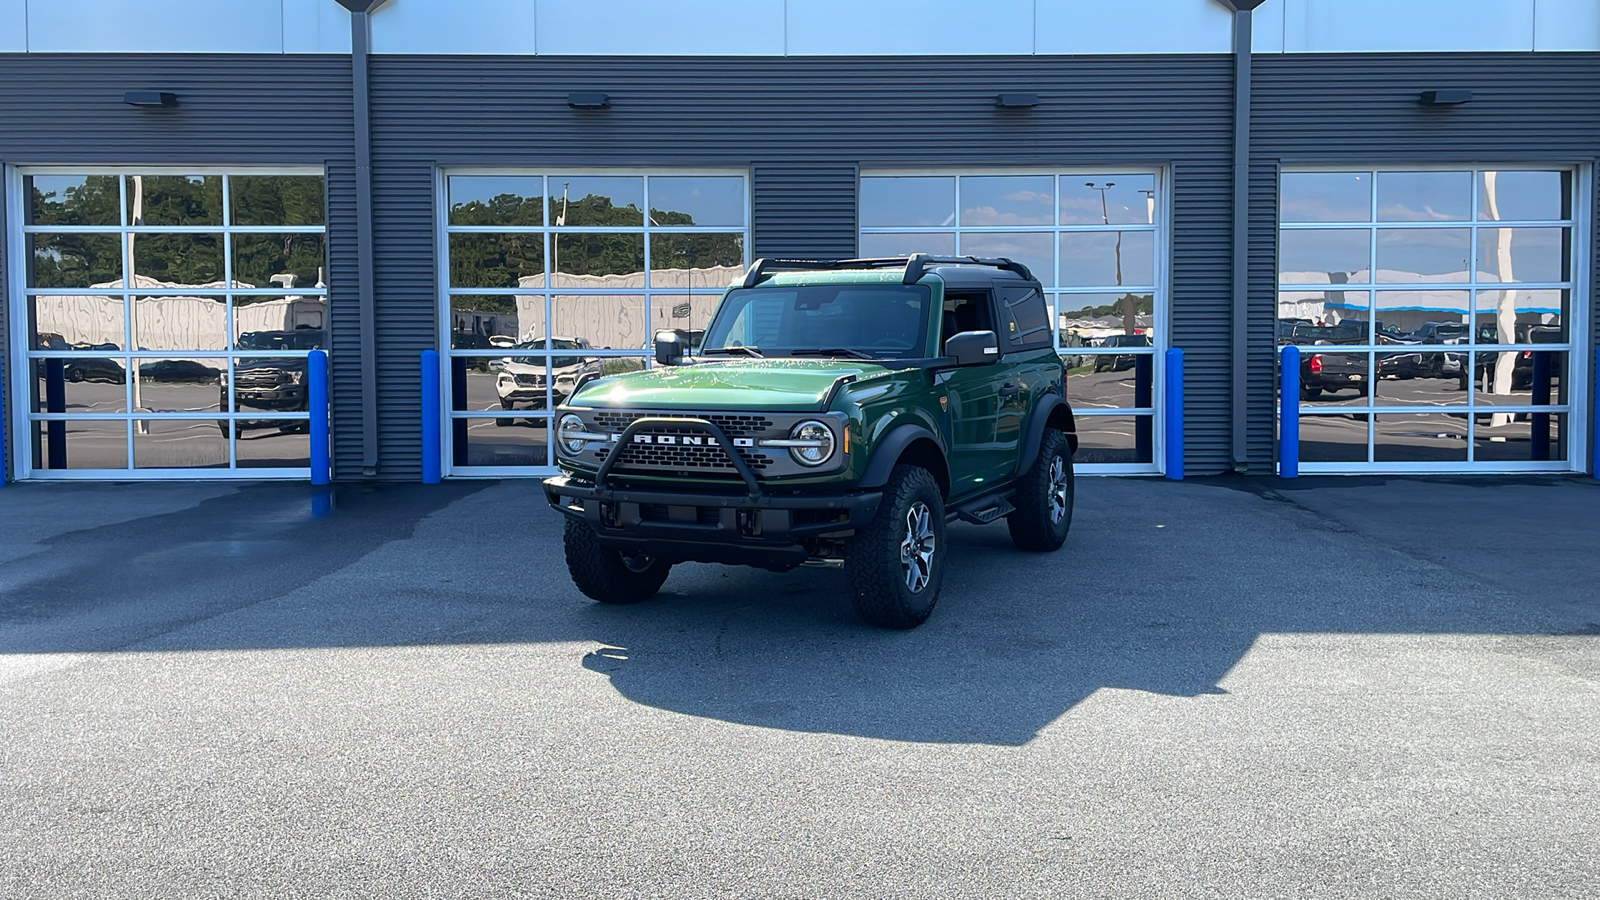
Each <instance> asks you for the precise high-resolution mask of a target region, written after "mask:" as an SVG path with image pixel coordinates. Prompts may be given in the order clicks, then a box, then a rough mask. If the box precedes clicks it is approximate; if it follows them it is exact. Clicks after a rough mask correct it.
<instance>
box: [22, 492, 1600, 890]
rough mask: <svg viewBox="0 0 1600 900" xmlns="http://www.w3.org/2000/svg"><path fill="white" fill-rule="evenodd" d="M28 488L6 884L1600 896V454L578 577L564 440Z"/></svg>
mask: <svg viewBox="0 0 1600 900" xmlns="http://www.w3.org/2000/svg"><path fill="white" fill-rule="evenodd" d="M312 491H313V489H312V488H309V487H307V486H305V485H294V484H247V485H230V484H120V485H110V484H96V485H89V484H82V485H75V484H60V485H46V484H22V485H16V484H13V485H8V486H5V487H4V488H0V896H5V897H48V898H59V897H75V896H83V897H103V896H152V897H169V896H170V897H188V896H207V897H210V896H250V897H301V896H303V897H346V896H348V897H366V896H400V897H459V896H559V897H567V896H582V897H591V896H602V897H610V896H615V897H660V896H673V897H677V896H683V897H984V898H990V897H1128V896H1139V897H1230V898H1232V897H1376V896H1382V897H1452V898H1454V897H1468V896H1470V897H1517V898H1522V897H1593V896H1595V893H1596V889H1595V886H1596V885H1597V884H1600V590H1597V589H1596V587H1595V585H1596V578H1597V575H1600V564H1597V562H1596V553H1595V550H1596V547H1597V546H1600V485H1597V484H1596V483H1594V482H1592V481H1589V480H1583V479H1576V478H1530V479H1495V478H1426V479H1425V478H1342V479H1335V478H1303V479H1299V480H1297V481H1292V482H1291V481H1283V480H1278V479H1244V478H1217V479H1200V480H1193V481H1187V482H1182V483H1173V482H1165V481H1160V480H1154V479H1082V480H1080V482H1079V494H1078V507H1077V516H1076V519H1075V523H1074V526H1073V532H1072V536H1071V538H1070V539H1069V541H1068V543H1067V546H1066V547H1065V548H1064V549H1063V550H1062V551H1060V552H1058V553H1055V554H1048V555H1038V554H1026V553H1022V552H1018V551H1015V550H1013V549H1012V548H1011V547H1010V545H1009V541H1008V539H1007V536H1006V533H1005V531H1004V529H1003V527H991V528H978V527H974V526H968V525H954V526H952V527H951V531H950V540H949V542H948V543H949V551H950V554H951V556H950V564H951V569H950V571H949V576H948V579H947V581H946V583H945V590H944V595H943V598H942V599H941V601H940V604H939V608H938V609H937V610H936V612H935V613H934V616H933V618H932V619H931V620H930V621H929V622H928V623H927V624H926V625H924V626H923V627H921V628H919V629H917V630H915V631H911V632H906V633H898V632H884V631H877V630H873V629H871V628H868V627H866V626H863V625H861V624H859V623H858V622H857V621H856V620H855V618H854V616H853V615H852V613H851V611H850V607H849V603H848V601H847V599H846V598H845V596H844V593H843V581H842V577H841V575H840V573H838V572H837V571H833V570H826V569H802V570H798V571H796V572H793V573H789V574H786V575H776V574H771V573H766V572H760V571H756V570H750V569H725V568H721V567H715V566H698V565H686V566H682V567H680V568H678V569H676V570H674V572H673V574H672V576H671V578H670V579H669V580H668V582H667V585H666V589H665V592H664V593H663V595H662V596H660V597H658V598H656V599H654V600H652V601H650V602H648V603H645V604H643V605H640V606H635V607H605V606H600V605H598V604H594V603H591V602H589V601H588V600H586V599H584V598H583V597H582V596H581V595H579V594H578V593H577V591H576V590H575V589H573V588H572V587H571V585H570V582H569V581H568V579H567V577H566V573H565V569H564V565H563V562H562V556H561V548H560V540H559V535H560V522H559V520H558V519H557V517H556V516H555V514H554V513H552V512H550V511H549V510H548V509H546V508H545V507H544V504H543V501H542V499H541V497H540V496H539V493H538V490H537V485H536V484H535V483H533V482H528V481H507V482H467V483H460V482H458V483H450V484H445V485H439V486H430V487H425V486H393V487H385V488H377V487H354V486H351V487H343V488H340V489H339V490H338V491H337V492H336V494H335V496H334V507H333V510H332V512H331V513H329V514H327V515H324V516H320V517H319V516H315V515H313V508H314V504H313V494H312Z"/></svg>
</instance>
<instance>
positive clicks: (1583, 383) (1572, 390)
mask: <svg viewBox="0 0 1600 900" xmlns="http://www.w3.org/2000/svg"><path fill="white" fill-rule="evenodd" d="M1281 171H1282V174H1299V173H1350V174H1364V175H1367V176H1369V177H1370V178H1371V179H1372V181H1371V185H1372V188H1371V198H1370V204H1371V209H1370V210H1369V213H1368V215H1369V216H1370V219H1371V220H1370V221H1367V222H1283V221H1281V220H1280V221H1279V222H1278V223H1277V228H1278V233H1279V234H1281V233H1282V232H1284V231H1299V230H1319V229H1322V230H1339V229H1343V230H1351V231H1353V230H1357V229H1359V228H1365V229H1367V230H1368V232H1369V247H1368V257H1367V262H1368V265H1369V268H1371V278H1372V281H1371V282H1370V283H1367V284H1350V285H1342V286H1337V287H1336V286H1333V285H1328V284H1322V285H1317V284H1303V283H1298V282H1293V283H1285V282H1279V281H1278V280H1277V279H1278V272H1279V271H1281V268H1279V267H1281V262H1280V263H1279V266H1275V267H1274V272H1273V279H1274V284H1273V309H1274V310H1275V312H1274V317H1273V323H1274V330H1276V323H1277V314H1276V310H1277V309H1278V300H1277V297H1278V295H1280V294H1282V293H1284V292H1286V291H1319V292H1327V291H1331V290H1336V289H1340V288H1343V289H1345V290H1346V291H1347V292H1349V293H1358V292H1365V293H1367V294H1368V295H1369V309H1368V313H1367V315H1368V320H1369V321H1371V320H1376V319H1377V317H1378V314H1379V313H1378V310H1377V308H1376V303H1377V295H1378V294H1379V293H1380V292H1382V291H1386V290H1387V291H1393V290H1407V291H1419V290H1437V291H1461V292H1465V293H1466V294H1467V296H1468V303H1469V307H1468V308H1469V310H1470V309H1475V306H1473V305H1471V304H1476V302H1477V300H1476V297H1477V292H1478V291H1480V290H1503V289H1504V288H1505V287H1506V285H1504V284H1502V283H1500V282H1479V281H1478V271H1477V269H1478V267H1477V265H1476V264H1474V265H1472V266H1470V267H1469V269H1470V271H1469V272H1468V274H1469V276H1470V281H1468V282H1463V283H1459V284H1446V283H1439V284H1427V285H1422V286H1418V285H1416V284H1389V283H1384V282H1379V281H1378V280H1377V277H1378V273H1377V269H1376V264H1377V235H1378V231H1379V230H1380V229H1385V230H1388V229H1404V228H1432V229H1439V228H1460V229H1470V230H1471V238H1470V244H1469V246H1471V247H1472V248H1473V254H1474V260H1476V253H1477V248H1478V246H1479V245H1478V232H1479V230H1480V229H1482V228H1516V227H1523V228H1570V229H1571V237H1570V240H1571V242H1572V246H1571V248H1570V249H1571V253H1570V256H1571V259H1572V271H1571V272H1569V273H1568V280H1567V281H1561V282H1520V281H1519V282H1515V287H1516V288H1517V289H1523V290H1543V289H1551V290H1565V291H1569V292H1570V294H1569V296H1568V301H1567V312H1566V317H1567V323H1566V324H1567V341H1566V343H1562V344H1539V345H1537V346H1538V347H1539V349H1541V350H1547V351H1551V352H1565V353H1566V354H1567V371H1566V372H1565V373H1563V376H1562V389H1563V391H1564V392H1565V393H1566V402H1565V403H1559V404H1551V405H1549V406H1534V405H1531V404H1482V405H1480V404H1479V403H1478V402H1477V391H1476V390H1475V389H1474V390H1469V391H1468V392H1467V399H1466V402H1465V403H1463V404H1462V405H1460V406H1447V407H1422V406H1419V405H1418V404H1378V403H1377V402H1376V401H1377V394H1376V390H1373V389H1369V391H1368V394H1367V398H1366V399H1367V401H1368V405H1366V406H1337V407H1334V406H1328V407H1318V406H1307V405H1306V404H1305V402H1304V401H1298V402H1299V404H1300V406H1299V414H1300V415H1299V417H1300V420H1301V421H1302V422H1303V421H1304V420H1305V419H1307V418H1311V417H1315V416H1320V415H1328V416H1336V415H1341V414H1342V415H1349V414H1350V413H1351V412H1352V411H1359V412H1362V413H1366V414H1368V416H1369V419H1368V425H1367V461H1366V462H1359V463H1352V462H1304V461H1302V462H1301V463H1300V465H1299V471H1301V472H1303V473H1305V474H1308V475H1312V474H1318V475H1374V474H1378V475H1382V474H1395V475H1408V474H1409V475H1427V474H1484V475H1488V474H1518V473H1524V474H1531V473H1550V472H1584V471H1587V468H1588V465H1587V464H1588V460H1589V452H1590V451H1589V434H1590V431H1589V405H1590V399H1589V370H1590V362H1591V353H1592V351H1591V349H1590V348H1591V346H1592V345H1591V343H1590V337H1589V335H1590V333H1591V327H1592V323H1591V322H1590V310H1591V308H1592V307H1591V300H1590V294H1589V285H1590V278H1591V274H1590V264H1589V262H1590V253H1589V248H1590V247H1591V246H1592V244H1591V241H1592V237H1591V234H1592V232H1591V229H1592V227H1593V223H1592V222H1591V221H1590V205H1591V204H1590V200H1589V198H1591V197H1593V195H1594V194H1593V191H1594V181H1593V179H1594V171H1593V167H1592V166H1590V165H1583V164H1574V163H1571V162H1539V161H1520V162H1516V163H1456V164H1447V163H1439V164H1431V165H1393V166H1384V165H1370V166H1352V165H1328V166H1319V165H1314V164H1302V163H1296V164H1294V165H1285V166H1283V168H1282V170H1281ZM1485 171H1494V172H1519V171H1545V172H1548V171H1562V172H1570V173H1572V176H1573V177H1572V192H1573V194H1572V196H1571V197H1570V198H1569V200H1570V201H1571V208H1572V218H1571V219H1550V220H1509V219H1508V220H1484V219H1480V218H1479V216H1478V194H1479V191H1478V176H1479V174H1480V173H1482V172H1485ZM1383 172H1401V173H1404V172H1467V173H1469V174H1470V175H1471V176H1472V178H1471V182H1472V206H1471V215H1470V218H1468V219H1464V220H1461V221H1436V222H1435V221H1430V222H1385V221H1380V220H1379V219H1378V189H1377V184H1378V180H1377V177H1378V174H1379V173H1383ZM1279 197H1280V200H1281V197H1282V190H1281V188H1280V190H1279ZM1279 208H1280V210H1281V208H1282V204H1281V202H1280V203H1279ZM1488 221H1493V222H1494V224H1493V225H1486V224H1485V223H1486V222H1488ZM1473 315H1474V317H1475V315H1476V314H1475V312H1474V313H1473ZM1368 327H1369V329H1370V328H1371V326H1370V325H1369V326H1368ZM1368 337H1369V339H1370V338H1371V337H1372V335H1371V332H1370V330H1369V332H1368ZM1530 346H1532V345H1529V344H1472V345H1470V346H1469V350H1468V352H1474V353H1477V352H1499V351H1510V350H1518V351H1520V350H1527V349H1529V347H1530ZM1339 352H1340V353H1345V352H1349V353H1360V354H1365V355H1366V356H1367V365H1368V372H1370V373H1374V374H1373V377H1374V378H1375V377H1376V374H1375V373H1376V368H1375V367H1376V363H1377V360H1376V358H1375V354H1377V353H1381V352H1393V350H1392V348H1391V349H1390V350H1387V351H1385V350H1382V349H1379V348H1378V347H1377V346H1376V345H1375V344H1373V343H1371V341H1370V340H1369V341H1368V342H1367V343H1364V344H1361V345H1352V346H1351V347H1349V348H1348V351H1347V350H1346V349H1344V348H1343V347H1341V349H1340V351H1339ZM1282 358H1283V357H1282V354H1281V348H1279V349H1278V353H1277V358H1276V360H1275V361H1274V372H1277V371H1278V369H1279V368H1281V362H1282ZM1279 374H1281V373H1279ZM1275 384H1282V380H1281V378H1278V379H1277V380H1276V381H1275ZM1274 400H1275V403H1279V401H1278V398H1277V395H1276V390H1275V391H1274ZM1276 409H1281V404H1280V405H1278V406H1276V407H1275V410H1276ZM1462 410H1464V411H1466V421H1467V435H1466V444H1467V459H1466V461H1464V462H1377V461H1374V460H1373V457H1374V455H1375V449H1376V443H1377V431H1378V429H1377V419H1376V418H1375V417H1376V416H1380V415H1391V416H1393V415H1417V414H1420V413H1424V412H1427V413H1446V412H1456V411H1462ZM1490 413H1548V414H1551V415H1565V417H1566V425H1565V427H1564V428H1563V429H1562V432H1563V433H1562V435H1561V438H1562V440H1563V441H1565V442H1566V456H1567V458H1566V459H1564V460H1549V461H1544V460H1488V461H1478V460H1475V459H1473V456H1474V455H1475V454H1476V449H1477V440H1476V437H1477V430H1478V422H1477V419H1478V416H1479V415H1483V414H1490ZM1276 418H1277V417H1276V416H1275V419H1276ZM1274 431H1275V432H1281V421H1279V422H1278V423H1277V425H1276V426H1275V428H1274Z"/></svg>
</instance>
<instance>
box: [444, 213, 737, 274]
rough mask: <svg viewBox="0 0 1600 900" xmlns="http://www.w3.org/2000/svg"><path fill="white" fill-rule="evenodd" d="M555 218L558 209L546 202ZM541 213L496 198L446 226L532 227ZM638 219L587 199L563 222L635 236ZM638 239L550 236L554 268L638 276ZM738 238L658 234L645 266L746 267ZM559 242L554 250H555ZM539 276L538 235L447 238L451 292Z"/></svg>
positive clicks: (661, 222) (661, 221)
mask: <svg viewBox="0 0 1600 900" xmlns="http://www.w3.org/2000/svg"><path fill="white" fill-rule="evenodd" d="M551 201H552V203H553V204H554V205H553V206H552V209H555V210H557V211H558V212H559V211H560V209H561V206H562V201H561V198H560V197H559V196H557V197H553V198H551ZM650 218H651V222H652V224H653V225H656V226H666V227H672V226H692V225H694V224H695V223H694V217H693V216H692V215H690V214H688V213H683V212H674V211H671V210H651V213H650ZM542 219H543V210H542V206H541V204H540V200H539V198H536V197H535V198H529V197H522V196H519V195H517V194H500V195H498V196H495V197H492V198H490V199H489V200H488V201H477V200H474V201H471V202H469V203H462V204H459V205H457V206H454V207H452V208H451V210H450V223H451V224H452V225H478V226H491V227H492V226H500V227H505V226H518V227H530V226H538V225H540V224H541V223H542ZM640 220H641V215H640V212H639V208H638V207H636V206H631V205H630V206H616V205H614V204H613V203H612V201H611V198H610V197H606V196H600V195H595V194H589V195H586V196H584V197H581V198H578V199H572V198H568V200H567V202H566V212H565V217H564V219H563V221H564V222H565V223H566V224H567V225H573V226H611V227H626V228H639V227H640ZM639 233H640V232H638V231H635V232H631V233H616V234H582V235H578V234H572V233H570V232H560V231H556V232H554V233H553V234H552V236H551V241H552V246H553V248H554V249H553V250H552V255H554V254H555V250H556V249H558V250H559V257H558V258H557V259H555V260H552V263H554V264H555V265H558V266H559V267H560V270H561V271H562V272H564V273H567V274H603V273H617V272H637V271H641V270H642V269H643V268H644V263H643V261H642V260H641V259H640V258H639V252H640V251H639V248H640V241H639ZM743 240H744V238H743V235H740V234H736V233H735V234H666V233H660V232H657V233H656V234H654V235H653V236H652V237H651V242H652V244H653V247H652V252H651V260H650V266H651V268H654V269H690V268H693V269H703V268H711V267H713V266H737V265H741V264H742V263H743V262H744V245H743ZM558 241H559V244H557V243H556V242H558ZM543 272H544V238H543V236H542V235H539V234H491V233H485V232H456V233H454V234H452V235H451V236H450V284H451V285H452V286H454V287H516V286H517V284H518V278H519V277H522V276H527V275H534V274H540V273H543Z"/></svg>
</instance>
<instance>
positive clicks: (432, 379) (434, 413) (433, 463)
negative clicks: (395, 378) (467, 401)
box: [422, 350, 444, 484]
mask: <svg viewBox="0 0 1600 900" xmlns="http://www.w3.org/2000/svg"><path fill="white" fill-rule="evenodd" d="M439 413H440V409H439V351H437V350H424V351H422V483H423V484H438V483H439V481H440V480H441V479H442V477H443V473H444V468H443V464H442V462H441V460H440V447H439Z"/></svg>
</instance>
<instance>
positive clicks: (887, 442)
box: [861, 422, 950, 488]
mask: <svg viewBox="0 0 1600 900" xmlns="http://www.w3.org/2000/svg"><path fill="white" fill-rule="evenodd" d="M923 439H927V440H930V441H932V442H933V444H934V446H936V447H938V448H939V455H940V456H943V457H944V458H945V469H946V471H945V472H936V473H934V477H935V478H939V477H943V478H944V479H945V480H946V481H947V482H948V479H949V477H950V473H949V471H948V470H949V467H950V458H949V454H948V453H946V452H945V446H944V442H943V441H941V440H939V436H938V435H936V434H934V433H933V432H932V431H930V430H929V429H928V428H927V427H926V426H924V425H922V424H921V423H918V422H905V423H902V424H900V425H896V426H894V427H892V428H890V429H889V431H888V433H887V434H885V435H884V436H883V437H882V438H881V439H880V440H879V441H878V442H877V445H876V446H874V447H873V448H872V457H871V458H870V459H868V460H867V470H866V472H865V473H864V474H862V476H861V486H862V487H864V488H879V487H883V486H884V485H885V484H887V483H888V482H889V473H890V472H892V471H894V464H895V463H897V462H899V461H900V455H901V454H902V453H904V452H905V450H906V448H907V447H909V446H911V445H912V444H913V443H915V442H916V441H919V440H923Z"/></svg>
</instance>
